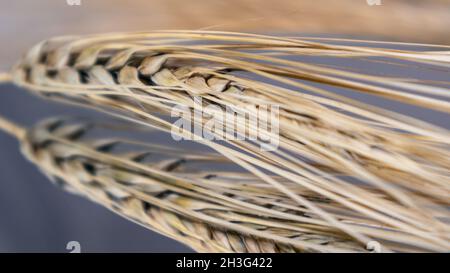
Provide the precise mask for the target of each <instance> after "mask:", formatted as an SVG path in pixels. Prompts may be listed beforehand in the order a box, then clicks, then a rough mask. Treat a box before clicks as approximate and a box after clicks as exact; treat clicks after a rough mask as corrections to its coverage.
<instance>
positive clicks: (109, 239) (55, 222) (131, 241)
mask: <svg viewBox="0 0 450 273" xmlns="http://www.w3.org/2000/svg"><path fill="white" fill-rule="evenodd" d="M0 112H1V114H2V115H4V116H5V117H8V118H9V119H11V120H14V121H15V122H18V123H20V124H22V125H27V126H31V125H32V124H34V123H35V122H38V121H39V120H40V119H42V118H45V117H50V116H55V115H80V114H83V115H85V114H87V113H86V112H87V110H80V109H75V108H73V107H69V106H67V105H60V104H56V103H54V102H49V101H45V100H43V99H41V98H39V97H37V96H34V95H32V94H30V93H29V92H27V91H25V90H22V89H19V88H16V87H14V86H13V85H1V86H0ZM92 114H93V113H89V115H92ZM69 241H78V242H80V244H81V251H82V252H192V251H191V250H190V249H189V248H187V247H185V246H184V245H181V244H179V243H178V242H176V241H174V240H172V239H169V238H166V237H164V236H162V235H159V234H157V233H155V232H153V231H150V230H147V229H145V228H143V227H141V226H139V225H137V224H134V223H132V222H130V221H128V220H126V219H124V218H122V217H120V216H118V215H116V214H114V213H113V212H110V211H109V210H107V209H105V208H103V207H101V206H99V205H97V204H95V203H93V202H91V201H89V200H87V199H84V198H82V197H79V196H76V195H73V194H70V193H67V192H64V191H62V190H61V189H59V188H58V187H56V186H55V185H53V184H52V183H51V182H50V181H49V180H48V179H47V178H46V177H45V176H44V175H43V174H42V173H41V172H40V171H39V170H38V169H37V168H36V167H35V166H34V165H32V164H31V163H30V162H28V161H27V160H26V159H25V158H24V157H23V156H22V154H21V153H20V151H19V143H18V142H17V141H16V140H15V139H14V138H12V137H10V136H9V135H6V134H4V133H3V132H1V133H0V252H68V251H67V250H66V244H67V243H68V242H69Z"/></svg>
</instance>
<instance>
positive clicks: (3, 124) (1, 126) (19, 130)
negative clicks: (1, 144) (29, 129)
mask: <svg viewBox="0 0 450 273" xmlns="http://www.w3.org/2000/svg"><path fill="white" fill-rule="evenodd" d="M0 130H2V131H4V132H5V133H8V134H10V135H11V136H13V137H15V138H17V139H18V140H21V139H23V137H24V136H25V134H26V130H25V129H24V128H23V127H21V126H19V125H17V124H16V123H14V122H12V121H10V120H8V119H6V118H4V117H2V116H0Z"/></svg>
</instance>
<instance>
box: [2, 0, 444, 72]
mask: <svg viewBox="0 0 450 273" xmlns="http://www.w3.org/2000/svg"><path fill="white" fill-rule="evenodd" d="M77 1H78V0H33V1H31V0H14V1H10V0H0V4H1V5H0V6H1V9H0V41H1V47H0V60H1V68H2V69H3V70H4V69H6V68H8V67H9V66H11V65H12V64H13V63H14V61H15V60H16V59H17V58H18V56H19V55H20V54H22V52H23V51H25V50H26V49H28V48H29V47H30V46H31V45H32V44H34V43H36V42H38V41H40V40H42V39H45V38H48V37H50V36H54V35H62V34H81V33H95V32H113V31H114V32H115V31H135V30H154V29H213V30H235V31H254V32H255V31H257V32H278V33H287V32H290V33H296V34H319V35H353V36H357V37H369V38H379V39H390V40H402V41H411V42H435V43H448V42H449V41H450V35H449V34H450V31H449V26H450V0H427V1H423V0H379V1H380V2H381V5H380V6H377V5H373V6H371V5H369V4H368V2H374V3H375V2H377V0H314V1H311V0H189V1H186V0H80V2H81V5H79V6H78V5H73V6H71V5H69V4H68V2H74V3H75V2H77Z"/></svg>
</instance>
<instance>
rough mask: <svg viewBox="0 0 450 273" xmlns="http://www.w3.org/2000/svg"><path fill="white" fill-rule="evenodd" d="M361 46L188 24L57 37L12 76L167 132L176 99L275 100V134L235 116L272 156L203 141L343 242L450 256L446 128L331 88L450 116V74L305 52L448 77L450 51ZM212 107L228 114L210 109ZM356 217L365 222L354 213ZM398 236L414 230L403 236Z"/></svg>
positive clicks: (221, 102) (216, 102) (237, 144)
mask: <svg viewBox="0 0 450 273" xmlns="http://www.w3.org/2000/svg"><path fill="white" fill-rule="evenodd" d="M366 43H367V44H368V45H366V46H361V45H358V46H352V45H335V44H332V43H325V42H320V43H319V42H316V41H312V40H307V39H297V38H290V37H276V36H263V35H253V34H242V33H224V32H193V31H156V32H149V33H122V34H107V35H94V36H84V37H61V38H55V39H50V40H48V41H45V42H43V43H40V44H38V45H37V46H35V47H34V48H33V49H32V50H30V52H29V53H28V54H27V55H26V57H25V58H24V59H23V60H21V61H20V62H19V63H18V65H17V66H16V67H15V68H14V69H13V71H12V72H11V76H10V77H11V79H12V81H14V82H15V83H17V84H19V85H21V86H23V87H25V88H28V89H31V90H33V91H35V92H37V93H38V94H41V95H44V96H45V97H48V98H54V99H57V100H59V101H61V100H62V101H65V102H69V103H76V104H81V105H89V106H90V107H92V108H94V109H98V110H101V111H107V112H108V113H110V114H113V115H115V116H119V117H122V118H124V119H126V120H128V121H132V122H134V123H136V124H140V125H145V126H151V127H156V128H158V129H161V130H163V131H170V128H171V123H170V122H168V121H166V120H164V119H162V118H161V117H160V116H158V115H156V113H158V114H160V113H163V114H167V115H168V114H170V113H171V109H172V108H173V107H174V106H184V107H185V111H186V112H192V111H193V110H194V109H195V107H196V106H198V104H199V103H198V100H197V98H201V99H202V106H203V105H206V106H207V105H213V106H218V107H219V109H220V108H224V107H227V106H228V107H234V109H238V110H239V109H242V110H243V109H246V108H248V106H258V105H263V104H273V105H277V106H279V107H280V116H279V125H280V127H279V129H280V130H279V134H277V135H274V134H273V132H271V131H269V130H267V128H266V129H265V128H259V127H252V126H248V127H247V125H245V124H241V123H239V122H236V123H235V124H233V126H234V127H235V128H246V129H248V130H250V131H258V132H262V133H263V134H264V135H265V136H269V137H278V138H279V147H278V149H277V150H275V151H272V152H270V153H269V152H264V151H261V150H259V149H258V144H259V143H252V142H248V141H247V142H245V141H244V142H242V141H236V140H233V139H226V140H225V142H226V143H225V144H224V145H222V144H221V143H216V142H211V141H209V140H207V139H200V140H198V141H199V142H200V143H202V144H205V145H208V146H209V147H211V148H213V149H215V150H216V151H218V152H220V153H222V154H223V155H224V157H226V158H228V159H229V160H230V161H232V162H234V163H236V164H237V165H240V166H241V167H242V168H244V169H245V170H246V171H247V172H248V173H250V174H252V175H253V176H254V177H257V178H258V179H260V180H261V181H263V182H264V183H266V186H269V187H272V188H273V190H274V191H275V192H277V194H279V195H280V196H284V197H285V198H287V199H288V200H290V202H292V204H291V205H292V206H294V207H296V208H302V209H307V210H308V211H310V213H311V215H313V216H312V217H313V218H317V219H320V221H322V222H321V224H320V225H324V226H326V227H327V228H330V229H332V230H333V231H334V232H335V234H343V236H344V237H345V238H347V242H348V243H352V244H353V243H356V244H358V245H359V246H360V247H364V246H365V245H366V244H367V243H368V242H370V241H371V240H372V239H373V238H379V239H380V240H383V243H384V244H386V245H389V248H390V249H392V250H395V251H403V250H407V249H408V246H413V247H414V248H421V249H428V250H431V251H440V250H448V249H450V242H449V239H450V238H449V235H448V234H450V232H449V231H450V227H449V226H448V223H447V220H446V219H448V218H449V211H448V205H449V201H448V200H449V199H448V196H449V193H450V179H449V178H450V173H449V166H450V151H449V150H450V147H449V144H450V141H449V140H450V137H449V136H450V134H449V132H448V129H446V128H440V127H438V126H436V125H433V124H431V123H428V122H424V121H422V120H419V119H416V118H412V117H410V116H405V115H403V114H400V113H396V112H395V111H392V110H388V109H386V108H382V107H381V108H380V107H376V106H374V105H369V104H367V103H363V102H361V101H358V100H355V99H351V98H349V97H348V96H343V95H340V94H339V92H335V89H336V88H337V89H339V90H341V91H342V90H345V91H346V92H347V91H351V92H354V93H358V94H362V93H364V94H369V95H371V96H378V97H380V98H382V99H384V100H386V101H387V102H388V103H391V102H392V101H395V102H396V103H404V104H409V105H413V106H415V107H418V108H420V109H432V110H437V111H440V112H442V113H444V115H446V117H448V114H447V113H448V112H450V103H449V102H448V98H449V97H450V96H449V92H448V91H449V89H448V86H449V83H448V81H446V80H443V81H436V80H432V79H422V78H412V77H411V78H404V77H395V76H389V75H382V74H380V73H369V72H364V73H363V72H360V71H355V69H354V68H353V67H349V66H346V65H342V64H333V63H332V64H328V63H326V62H325V63H322V62H317V63H316V62H311V61H310V62H307V61H306V60H305V59H307V58H308V57H311V56H312V57H316V58H318V57H320V58H321V60H323V59H327V60H330V61H332V60H336V59H340V60H346V61H354V60H358V61H364V62H368V63H370V64H373V63H377V62H379V63H383V64H384V65H386V66H388V67H390V68H393V67H394V68H399V67H400V68H403V69H406V71H407V72H409V70H410V69H417V68H419V69H424V70H433V71H440V70H444V71H445V68H446V67H448V65H449V62H450V58H449V55H448V54H447V53H446V51H445V50H442V48H441V49H436V50H434V51H433V50H432V49H435V47H436V46H431V45H430V46H429V48H424V49H423V50H422V49H419V50H407V49H397V50H393V49H389V48H388V47H387V46H386V47H380V45H381V44H380V43H371V42H370V41H366ZM385 45H389V46H392V45H395V46H398V47H401V48H402V47H407V46H408V45H406V44H395V43H385ZM409 46H416V47H424V45H409ZM430 48H431V49H430ZM443 48H445V47H443ZM375 72H379V71H375ZM444 73H446V72H444ZM6 78H8V77H6V76H5V79H6ZM215 109H217V108H215ZM204 114H207V115H210V116H212V117H213V118H214V119H217V120H219V119H220V112H219V111H216V110H209V111H208V112H205V113H204ZM194 122H197V121H194ZM198 125H200V126H203V125H205V124H204V123H203V121H201V122H200V123H199V124H198ZM180 133H181V134H182V135H185V136H186V135H188V136H189V134H190V132H188V131H182V132H180ZM214 133H215V134H216V135H223V134H224V132H223V131H216V132H214ZM355 182H356V183H355ZM304 190H307V191H309V192H312V193H314V194H315V195H317V196H319V197H320V198H325V199H327V200H330V201H332V202H334V203H335V204H336V205H333V206H320V205H318V204H316V203H314V202H311V200H309V199H308V198H306V197H304V196H302V195H301V194H298V193H297V191H304ZM337 206H342V207H343V208H345V209H346V210H347V211H346V212H345V213H344V215H341V214H336V213H335V211H334V209H335V207H337ZM348 215H352V216H354V217H356V219H357V220H356V219H353V220H346V219H345V217H344V216H348ZM297 220H298V219H297ZM300 222H301V221H300ZM391 231H395V232H396V233H397V232H398V233H401V234H404V235H405V236H406V237H402V236H399V237H397V238H395V237H396V236H393V235H392V234H391V233H390V232H391ZM381 238H383V239H381ZM397 240H400V241H401V243H400V242H399V241H397ZM386 241H391V242H392V241H393V242H394V243H392V244H391V243H388V242H386ZM406 245H407V246H406Z"/></svg>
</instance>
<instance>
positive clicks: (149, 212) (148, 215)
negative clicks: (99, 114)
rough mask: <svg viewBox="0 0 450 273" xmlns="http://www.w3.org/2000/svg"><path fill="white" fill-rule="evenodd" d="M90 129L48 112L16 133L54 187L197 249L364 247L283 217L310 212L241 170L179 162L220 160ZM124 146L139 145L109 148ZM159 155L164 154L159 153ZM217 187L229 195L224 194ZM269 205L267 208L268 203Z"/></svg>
mask: <svg viewBox="0 0 450 273" xmlns="http://www.w3.org/2000/svg"><path fill="white" fill-rule="evenodd" d="M93 129H95V125H94V123H91V122H81V121H76V120H75V121H73V120H72V121H71V120H70V119H62V118H53V119H49V120H45V121H43V122H41V123H40V124H38V125H37V126H35V127H34V128H32V129H30V130H28V132H27V133H18V134H17V136H19V137H20V138H21V147H22V151H23V153H24V154H25V155H26V157H27V158H28V159H29V160H31V161H32V162H34V163H35V164H36V165H37V166H38V167H39V168H40V169H41V170H42V171H43V172H44V173H45V174H46V175H47V176H48V177H49V178H50V179H51V180H52V181H53V182H55V183H56V184H57V185H58V186H61V187H63V188H64V189H66V190H68V191H70V192H73V193H76V194H80V195H82V196H85V197H88V198H90V199H91V200H93V201H94V202H97V203H99V204H101V205H103V206H105V207H107V208H109V209H111V210H113V211H115V212H116V213H118V214H120V215H122V216H124V217H126V218H128V219H131V220H132V221H135V222H137V223H139V224H141V225H143V226H145V227H147V228H150V229H152V230H155V231H157V232H159V233H161V234H163V235H166V236H169V237H171V238H173V239H176V240H178V241H180V242H182V243H185V244H187V245H188V246H190V247H191V248H193V249H195V250H197V251H203V252H204V251H207V252H295V251H357V250H358V251H364V249H361V247H359V246H358V245H356V244H354V243H353V242H351V241H349V240H345V237H344V238H339V235H338V234H333V231H332V230H331V229H329V228H326V227H320V226H319V225H317V224H316V225H314V224H312V223H313V222H314V221H311V222H312V223H309V224H308V223H305V224H301V222H300V221H299V222H298V223H295V222H293V221H292V220H291V221H289V220H286V219H283V215H284V217H288V216H289V215H291V216H292V217H293V218H295V215H307V212H302V211H301V210H298V211H295V208H292V209H288V208H283V206H279V205H281V204H282V203H283V201H282V200H283V197H281V196H276V195H273V196H271V194H270V192H271V191H272V190H271V189H267V188H266V187H264V186H263V185H261V184H262V183H259V182H258V180H257V179H255V178H252V177H251V176H249V175H246V174H245V173H231V172H230V173H226V175H225V174H220V172H217V173H211V171H209V172H208V173H205V171H199V170H197V171H194V170H190V169H189V168H186V167H185V166H183V165H186V164H187V163H190V164H192V163H199V162H200V163H202V162H203V163H204V162H211V161H218V162H221V161H224V159H223V158H221V157H220V156H218V155H211V154H195V153H194V152H192V151H191V152H190V154H189V155H181V156H175V155H176V154H177V153H179V152H180V151H179V150H175V149H171V148H168V147H161V146H158V145H147V144H144V143H141V144H140V145H138V144H139V143H138V142H133V141H127V140H126V139H122V140H120V139H118V138H109V139H94V138H91V137H85V135H87V134H88V133H89V131H92V130H93ZM15 132H17V130H15ZM126 144H129V145H130V144H131V146H133V145H137V147H134V149H131V150H130V151H127V152H124V151H121V152H120V153H114V152H113V150H114V149H115V148H117V147H118V146H121V145H123V146H126ZM142 148H148V149H149V150H148V151H146V150H143V149H142ZM150 148H151V149H150ZM151 155H153V156H154V157H155V158H156V161H153V162H151V163H149V162H147V161H146V160H145V159H146V158H149V157H151ZM164 155H165V156H166V157H167V156H168V158H165V159H164V160H162V159H160V158H162V156H164ZM225 161H226V160H225ZM233 177H235V178H234V179H233ZM193 179H195V181H193ZM241 187H242V188H245V189H246V192H245V193H244V194H242V196H239V194H240V193H239V192H236V193H235V194H232V192H234V191H237V190H239V189H240V188H241ZM217 192H223V193H227V194H228V196H233V197H230V198H227V199H223V198H222V200H221V198H220V197H218V196H215V193H217ZM303 194H308V193H306V192H305V193H303ZM310 198H314V195H311V196H310ZM230 200H231V201H230ZM275 200H277V202H278V203H279V204H276V203H274V202H273V201H275ZM246 202H248V203H250V202H252V203H255V205H254V206H251V205H246ZM317 202H322V203H324V204H327V203H328V201H327V200H320V199H317ZM271 203H273V204H272V209H266V208H265V206H266V205H269V204H271ZM287 204H288V202H286V204H285V205H286V206H287ZM292 211H293V212H292ZM264 213H265V214H266V216H263V215H262V214H264ZM302 217H304V216H299V217H297V218H298V219H301V218H302ZM288 218H289V217H288ZM305 221H306V222H307V218H305ZM319 222H320V221H318V223H319Z"/></svg>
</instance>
